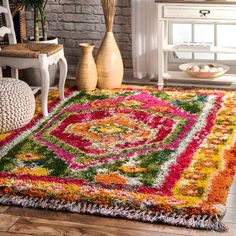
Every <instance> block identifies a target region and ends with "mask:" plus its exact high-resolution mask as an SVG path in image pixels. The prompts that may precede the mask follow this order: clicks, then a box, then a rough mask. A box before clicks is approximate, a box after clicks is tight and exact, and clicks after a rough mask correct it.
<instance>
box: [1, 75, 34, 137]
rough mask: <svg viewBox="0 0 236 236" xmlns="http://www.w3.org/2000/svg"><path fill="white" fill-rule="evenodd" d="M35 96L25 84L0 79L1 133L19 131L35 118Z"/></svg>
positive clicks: (10, 79) (8, 79)
mask: <svg viewBox="0 0 236 236" xmlns="http://www.w3.org/2000/svg"><path fill="white" fill-rule="evenodd" d="M34 112H35V98H34V94H33V92H32V90H31V88H30V87H29V85H27V84H26V83H25V82H23V81H21V80H17V79H13V78H2V79H1V78H0V133H5V132H8V131H11V130H15V129H19V128H21V127H23V126H24V125H26V124H28V123H29V122H30V121H31V119H32V118H33V116H34Z"/></svg>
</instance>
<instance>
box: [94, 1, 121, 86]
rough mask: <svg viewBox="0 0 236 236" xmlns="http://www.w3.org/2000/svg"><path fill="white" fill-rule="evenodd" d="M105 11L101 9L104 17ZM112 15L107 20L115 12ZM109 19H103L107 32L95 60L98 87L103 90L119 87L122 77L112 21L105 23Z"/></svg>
mask: <svg viewBox="0 0 236 236" xmlns="http://www.w3.org/2000/svg"><path fill="white" fill-rule="evenodd" d="M108 3H109V0H108ZM105 11H106V10H105V9H104V8H103V12H104V15H106V12H105ZM112 13H113V14H112V15H110V17H109V19H113V18H114V15H115V11H113V12H112ZM109 19H108V18H106V17H105V21H106V28H107V32H106V35H105V37H104V39H103V42H102V44H101V47H100V49H99V51H98V54H97V58H96V64H97V71H98V87H99V88H103V89H112V88H118V87H120V86H121V84H122V80H123V76H124V67H123V61H122V57H121V54H120V50H119V48H118V46H117V43H116V40H115V37H114V35H113V32H112V28H113V20H111V21H109V22H107V21H108V20H109Z"/></svg>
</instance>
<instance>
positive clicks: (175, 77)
mask: <svg viewBox="0 0 236 236" xmlns="http://www.w3.org/2000/svg"><path fill="white" fill-rule="evenodd" d="M208 2H210V4H209V3H208ZM156 3H157V4H158V33H159V37H158V85H159V86H164V85H166V84H167V85H184V86H198V87H203V86H204V87H214V88H216V87H221V88H222V87H227V88H236V75H234V74H225V75H224V76H221V77H218V78H210V79H209V78H201V79H199V78H193V77H189V76H188V75H187V74H186V73H184V72H181V71H169V70H168V52H174V51H175V52H176V51H179V52H204V53H229V54H230V53H231V54H232V53H233V54H235V53H236V40H235V48H222V47H221V48H220V47H211V48H210V49H206V48H176V47H175V45H170V44H169V43H168V42H169V39H168V35H169V34H168V29H169V24H170V22H175V23H176V22H194V23H197V22H200V23H204V22H205V23H207V22H211V23H212V22H220V23H233V24H236V1H231V0H230V1H227V0H226V1H220V0H218V1H217V0H216V1H215V0H209V1H207V0H206V1H200V0H199V1H198V0H195V1H194V0H193V1H188V0H182V1H180V0H175V1H174V0H172V1H171V0H170V1H168V0H156Z"/></svg>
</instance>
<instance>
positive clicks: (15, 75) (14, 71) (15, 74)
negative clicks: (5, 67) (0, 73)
mask: <svg viewBox="0 0 236 236" xmlns="http://www.w3.org/2000/svg"><path fill="white" fill-rule="evenodd" d="M11 77H12V78H15V79H19V70H18V69H15V68H11Z"/></svg>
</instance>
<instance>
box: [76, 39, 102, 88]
mask: <svg viewBox="0 0 236 236" xmlns="http://www.w3.org/2000/svg"><path fill="white" fill-rule="evenodd" d="M80 47H81V48H82V57H81V60H80V63H79V65H78V67H77V71H76V85H77V87H78V89H79V90H82V91H92V90H94V89H95V88H96V87H97V82H98V75H97V68H96V64H95V61H94V58H93V48H94V45H91V44H88V43H82V44H80Z"/></svg>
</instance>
